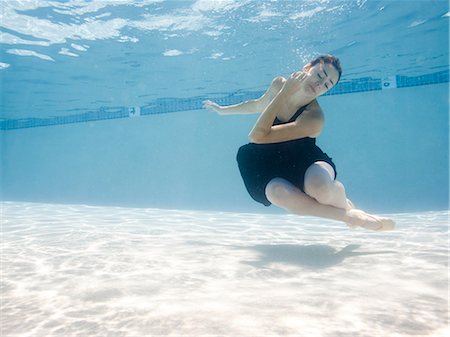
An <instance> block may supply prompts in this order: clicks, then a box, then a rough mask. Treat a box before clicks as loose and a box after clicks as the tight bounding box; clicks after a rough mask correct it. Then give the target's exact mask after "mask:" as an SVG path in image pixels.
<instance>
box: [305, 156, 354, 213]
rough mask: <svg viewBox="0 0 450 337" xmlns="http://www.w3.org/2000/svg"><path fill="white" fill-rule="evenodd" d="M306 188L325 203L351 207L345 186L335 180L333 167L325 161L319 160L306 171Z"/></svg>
mask: <svg viewBox="0 0 450 337" xmlns="http://www.w3.org/2000/svg"><path fill="white" fill-rule="evenodd" d="M304 190H305V193H306V194H308V195H309V196H310V197H312V198H314V199H316V200H317V201H318V202H319V203H321V204H323V205H329V206H334V207H337V208H343V209H349V208H351V207H350V204H349V202H348V201H347V196H346V194H345V188H344V185H342V183H340V182H339V181H337V180H335V172H334V169H333V167H332V166H331V165H330V164H328V163H327V162H324V161H317V162H315V163H314V164H312V165H311V166H310V167H308V169H307V170H306V172H305V178H304Z"/></svg>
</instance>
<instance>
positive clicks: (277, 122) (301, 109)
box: [273, 104, 308, 125]
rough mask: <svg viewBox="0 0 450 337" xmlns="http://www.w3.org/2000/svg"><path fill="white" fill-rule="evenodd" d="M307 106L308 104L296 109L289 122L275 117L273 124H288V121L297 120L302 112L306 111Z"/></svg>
mask: <svg viewBox="0 0 450 337" xmlns="http://www.w3.org/2000/svg"><path fill="white" fill-rule="evenodd" d="M307 106H308V104H307V105H304V106H302V107H300V108H299V109H298V110H297V111H296V113H295V114H294V115H293V116H292V117H291V119H289V120H288V121H287V122H282V121H280V120H279V119H278V118H275V120H274V121H273V125H279V124H287V123H291V122H293V121H295V120H296V119H297V118H298V116H300V115H301V114H302V112H303V111H305V109H306V107H307Z"/></svg>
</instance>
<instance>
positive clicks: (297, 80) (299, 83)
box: [280, 71, 313, 102]
mask: <svg viewBox="0 0 450 337" xmlns="http://www.w3.org/2000/svg"><path fill="white" fill-rule="evenodd" d="M307 78H308V74H307V73H305V72H303V71H296V72H295V73H292V74H291V76H289V78H288V79H287V80H286V82H285V83H284V85H283V88H282V89H281V92H280V94H281V95H283V96H284V98H285V99H286V100H289V101H291V102H297V101H298V102H303V101H304V100H305V98H310V96H311V97H312V96H313V95H311V90H308V87H307V85H308V84H307V83H306V79H307Z"/></svg>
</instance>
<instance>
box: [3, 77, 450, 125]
mask: <svg viewBox="0 0 450 337" xmlns="http://www.w3.org/2000/svg"><path fill="white" fill-rule="evenodd" d="M448 82H449V71H448V70H444V71H440V72H436V73H431V74H425V75H420V76H401V75H396V76H387V77H385V78H382V79H380V78H372V77H364V78H358V79H352V80H341V81H340V82H339V83H338V84H337V85H336V86H335V87H334V88H333V89H331V90H330V91H329V92H327V93H326V94H325V95H324V96H332V95H342V94H350V93H357V92H365V91H375V90H386V89H395V88H407V87H415V86H422V85H430V84H439V83H448ZM262 94H263V91H245V90H239V91H236V92H232V93H222V94H214V95H211V96H214V101H216V102H217V103H219V104H221V105H230V104H236V103H239V102H242V101H246V100H250V99H256V98H258V97H260V96H261V95H262ZM211 96H208V95H206V96H196V97H189V98H172V97H169V98H158V99H156V100H154V101H152V102H150V103H148V104H147V105H144V106H139V107H101V108H99V109H98V110H94V111H88V112H85V113H79V114H73V115H64V116H56V117H45V118H19V119H2V120H0V130H15V129H24V128H34V127H40V126H51V125H63V124H72V123H85V122H93V121H99V120H108V119H118V118H134V117H140V116H147V115H156V114H164V113H172V112H181V111H192V110H199V109H201V108H202V105H203V103H202V102H203V101H204V100H206V99H211Z"/></svg>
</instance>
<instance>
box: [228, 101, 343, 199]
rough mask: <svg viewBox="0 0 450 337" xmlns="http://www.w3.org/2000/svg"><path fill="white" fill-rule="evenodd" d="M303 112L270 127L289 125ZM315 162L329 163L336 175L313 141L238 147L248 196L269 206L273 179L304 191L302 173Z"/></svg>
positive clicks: (278, 121) (310, 139) (326, 156)
mask: <svg viewBox="0 0 450 337" xmlns="http://www.w3.org/2000/svg"><path fill="white" fill-rule="evenodd" d="M305 109H306V106H304V107H301V108H300V109H298V110H297V112H296V113H295V114H294V116H292V118H291V119H290V120H289V121H287V122H282V121H280V120H279V119H278V118H276V119H275V121H274V123H273V125H279V124H286V123H291V122H293V121H295V120H296V119H297V117H298V116H300V114H301V113H302V112H303V111H304V110H305ZM316 161H325V162H327V163H329V164H330V165H331V166H332V167H333V169H334V171H335V176H336V166H335V165H334V163H333V161H332V159H331V158H330V157H328V155H327V154H326V153H324V152H323V151H322V150H321V149H320V148H319V147H318V146H317V145H316V139H315V138H309V137H306V138H300V139H294V140H289V141H286V142H280V143H271V144H255V143H248V144H246V145H243V146H241V147H240V148H239V151H238V153H237V162H238V166H239V171H240V172H241V176H242V179H243V180H244V184H245V187H246V188H247V191H248V193H249V194H250V196H251V197H252V198H253V199H254V200H256V201H257V202H260V203H262V204H263V205H265V206H270V205H271V202H270V201H269V200H268V199H267V197H266V193H265V189H266V186H267V184H268V183H269V181H271V180H272V179H273V178H283V179H286V180H287V181H289V182H291V183H292V184H293V185H295V186H296V187H298V188H299V189H300V190H302V191H304V177H305V172H306V170H307V169H308V167H309V166H311V165H312V164H313V163H314V162H316Z"/></svg>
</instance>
